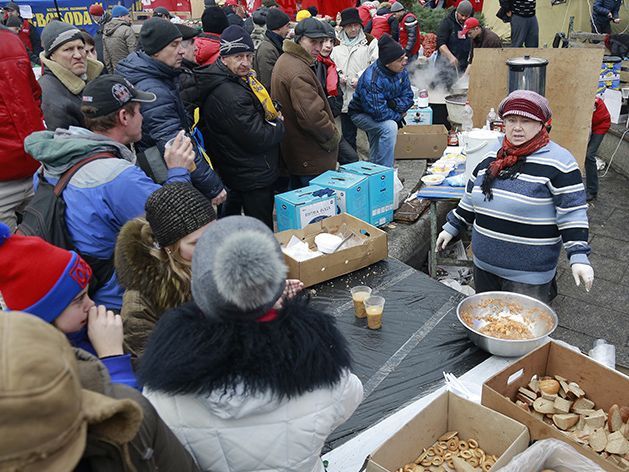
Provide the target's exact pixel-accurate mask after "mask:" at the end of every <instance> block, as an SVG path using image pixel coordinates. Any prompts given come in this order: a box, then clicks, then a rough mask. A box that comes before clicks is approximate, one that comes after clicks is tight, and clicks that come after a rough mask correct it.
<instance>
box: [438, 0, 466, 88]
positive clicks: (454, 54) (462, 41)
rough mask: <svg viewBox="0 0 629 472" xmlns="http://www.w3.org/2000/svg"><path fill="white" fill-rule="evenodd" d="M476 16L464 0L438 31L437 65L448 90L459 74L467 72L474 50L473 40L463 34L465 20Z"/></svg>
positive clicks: (440, 25)
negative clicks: (471, 51) (472, 50)
mask: <svg viewBox="0 0 629 472" xmlns="http://www.w3.org/2000/svg"><path fill="white" fill-rule="evenodd" d="M473 14H474V9H473V7H472V4H471V3H470V2H469V1H468V0H463V1H462V2H461V3H459V5H458V6H457V7H456V10H453V11H451V12H450V13H449V14H448V15H447V16H446V17H445V18H444V19H443V20H442V21H441V24H439V28H438V29H437V49H438V51H439V56H438V57H437V64H438V65H439V68H440V70H441V72H440V74H439V79H440V81H441V82H442V85H444V86H445V87H447V88H450V87H452V85H453V84H454V82H456V78H457V76H458V74H462V73H463V72H465V69H466V68H467V63H468V60H469V56H470V50H471V49H472V40H471V39H469V38H467V37H466V36H465V34H464V33H463V25H464V24H465V20H467V19H468V18H469V17H470V16H472V15H473Z"/></svg>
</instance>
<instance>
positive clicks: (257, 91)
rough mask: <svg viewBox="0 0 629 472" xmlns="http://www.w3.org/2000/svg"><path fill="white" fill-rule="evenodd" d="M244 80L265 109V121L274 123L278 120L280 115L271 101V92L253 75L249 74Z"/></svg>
mask: <svg viewBox="0 0 629 472" xmlns="http://www.w3.org/2000/svg"><path fill="white" fill-rule="evenodd" d="M242 80H244V82H245V83H246V84H247V85H248V86H249V88H250V89H251V91H252V92H253V94H254V95H255V96H256V98H257V99H258V100H259V101H260V103H261V104H262V108H264V119H265V120H267V121H274V120H276V119H277V118H278V116H279V113H278V112H277V109H276V108H275V105H274V104H273V100H271V96H270V95H269V92H268V91H267V90H266V89H265V88H264V85H262V84H261V83H260V82H259V81H258V79H256V78H255V77H254V75H253V74H249V75H248V76H246V77H243V78H242Z"/></svg>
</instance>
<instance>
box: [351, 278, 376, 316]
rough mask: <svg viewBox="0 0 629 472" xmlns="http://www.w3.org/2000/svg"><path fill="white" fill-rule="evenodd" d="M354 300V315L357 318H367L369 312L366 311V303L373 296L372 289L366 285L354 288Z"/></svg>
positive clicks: (352, 290)
mask: <svg viewBox="0 0 629 472" xmlns="http://www.w3.org/2000/svg"><path fill="white" fill-rule="evenodd" d="M350 291H351V292H352V300H353V302H354V314H355V315H356V318H366V317H367V312H366V311H365V303H364V301H365V300H366V299H367V298H369V297H370V296H371V288H369V287H367V286H366V285H359V286H357V287H352V289H351V290H350Z"/></svg>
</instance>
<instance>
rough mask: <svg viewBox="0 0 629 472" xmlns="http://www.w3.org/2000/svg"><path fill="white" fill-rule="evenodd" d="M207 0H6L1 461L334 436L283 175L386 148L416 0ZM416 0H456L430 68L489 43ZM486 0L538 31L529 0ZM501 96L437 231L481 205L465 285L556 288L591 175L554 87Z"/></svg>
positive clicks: (328, 342) (195, 460)
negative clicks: (249, 6) (136, 6)
mask: <svg viewBox="0 0 629 472" xmlns="http://www.w3.org/2000/svg"><path fill="white" fill-rule="evenodd" d="M213 3H214V2H212V1H209V4H208V5H207V6H206V8H205V10H204V12H203V15H202V18H201V28H200V29H199V28H195V27H193V26H191V25H189V24H184V23H181V22H178V21H171V20H173V15H171V13H170V12H168V10H166V9H165V8H163V7H160V8H156V9H155V10H154V14H153V16H152V17H151V18H149V19H147V20H145V21H144V22H143V23H142V24H141V27H140V29H139V35H136V32H135V31H134V28H133V26H134V25H133V24H132V23H133V22H132V20H131V14H130V12H129V10H128V9H127V8H126V7H124V6H122V5H116V6H114V7H113V8H112V9H111V10H107V11H106V10H104V9H103V7H102V6H101V5H99V4H94V5H92V6H91V7H90V9H89V13H90V15H91V16H92V18H93V20H94V22H95V23H96V24H97V25H98V28H97V32H96V34H95V35H94V36H91V35H89V34H88V33H87V32H85V31H81V30H79V29H77V28H76V27H74V26H73V25H70V24H68V23H64V22H62V21H59V20H52V21H50V22H49V23H48V24H47V25H46V27H45V28H44V29H43V31H42V33H41V38H40V37H38V36H37V34H36V32H35V29H34V28H33V27H32V25H31V24H30V23H29V22H28V21H27V20H23V19H22V18H21V17H20V16H19V7H18V6H17V5H15V4H13V3H10V4H8V5H7V6H6V7H5V8H4V11H5V14H6V16H5V19H4V25H5V26H0V83H2V89H1V90H0V96H2V98H3V101H2V102H0V131H2V133H0V134H1V136H0V163H2V170H1V171H0V221H1V223H0V261H1V263H2V270H1V271H0V304H1V306H2V309H3V310H5V311H9V312H10V313H4V314H3V316H0V335H1V336H2V339H3V340H4V341H3V342H2V343H0V361H1V362H0V366H1V367H0V375H2V376H4V377H5V378H11V379H13V380H12V381H8V382H5V383H4V384H3V385H2V386H0V390H2V392H1V393H2V395H0V397H2V398H1V399H0V416H2V417H3V418H5V419H7V421H5V422H3V424H2V425H0V430H2V431H3V435H2V436H3V438H7V439H8V438H11V439H10V440H3V441H2V442H1V444H0V469H4V468H9V469H15V470H22V469H25V468H29V469H32V470H36V469H37V470H78V471H97V470H98V471H100V470H116V471H119V470H156V469H161V470H176V469H177V470H182V471H188V470H190V471H196V470H205V471H225V472H227V471H231V472H237V471H240V472H249V471H254V470H274V471H287V472H288V471H295V470H300V471H312V472H323V470H324V466H323V463H322V462H321V460H320V457H319V456H320V453H321V450H322V448H323V445H324V442H325V440H326V438H327V437H328V436H329V434H330V433H331V432H332V431H334V430H335V429H336V428H337V427H338V426H339V425H340V424H342V423H343V422H344V421H346V420H347V419H348V418H349V417H350V416H351V414H352V413H353V411H354V410H355V409H356V408H357V406H358V404H359V403H360V402H361V400H362V396H363V390H362V384H361V382H360V380H359V379H358V378H357V377H356V376H355V375H354V374H352V372H351V359H350V354H349V348H348V345H347V341H346V340H345V339H344V337H343V336H342V334H341V333H340V331H339V330H338V328H337V327H336V326H335V322H334V317H333V316H331V315H330V314H327V313H324V312H321V311H319V310H318V309H316V308H314V307H313V306H312V305H311V304H310V301H309V299H308V297H307V296H305V294H304V293H303V291H302V288H303V284H302V283H301V282H300V281H298V280H292V279H287V278H286V273H287V270H286V267H285V264H284V257H283V253H282V251H281V248H280V246H279V244H278V243H277V241H276V239H275V237H274V236H273V228H274V220H273V202H274V195H276V194H277V193H278V192H283V191H286V190H289V189H291V190H295V189H300V188H303V187H305V186H308V185H309V183H310V181H311V180H312V179H313V178H315V177H317V176H318V175H320V174H321V173H323V172H325V171H328V170H334V169H337V167H338V165H339V164H346V163H351V162H356V161H358V159H359V156H358V152H357V133H358V130H359V129H361V130H363V131H364V132H365V133H366V135H367V137H368V142H369V160H370V161H372V162H374V163H376V164H380V165H383V166H388V167H393V165H394V148H395V142H396V137H397V133H398V129H399V128H401V127H403V126H405V124H406V123H405V116H406V113H407V111H408V110H409V109H410V108H411V106H413V103H414V95H413V91H412V89H411V82H410V78H409V73H408V71H407V64H409V62H411V63H412V62H413V61H416V60H417V58H418V56H419V55H420V50H421V32H420V30H421V24H420V23H419V21H418V19H417V17H416V16H415V15H414V14H413V12H411V11H408V10H407V9H406V8H405V7H404V6H403V5H402V4H401V3H400V2H393V3H388V2H383V3H380V4H378V3H377V2H368V1H365V2H358V5H357V8H347V9H344V10H343V11H341V12H339V15H338V17H337V18H336V22H335V23H334V24H332V23H331V22H329V21H327V19H325V18H321V17H320V15H318V12H317V11H316V9H313V8H311V9H309V10H301V11H299V12H298V14H297V19H298V20H299V21H298V22H297V23H294V22H293V21H292V20H291V18H290V17H289V16H288V14H286V13H285V12H284V11H283V10H282V9H281V8H279V6H278V4H277V3H276V2H275V0H263V2H262V6H261V7H260V8H259V9H258V10H256V11H255V12H253V13H252V15H250V16H248V15H247V14H246V13H245V11H244V9H243V7H242V6H241V5H239V4H238V2H237V1H235V0H227V2H225V5H224V6H222V7H220V6H217V5H214V4H213ZM420 3H421V4H423V5H425V6H426V7H430V8H439V7H443V6H446V7H449V6H453V8H452V10H451V11H450V12H448V14H447V16H446V17H445V18H444V20H443V21H442V23H441V25H440V27H439V30H438V32H437V48H438V52H437V53H436V54H437V56H438V58H437V62H440V63H442V64H443V65H444V67H443V70H445V71H449V72H446V73H445V75H444V80H445V81H452V79H453V77H456V76H457V75H458V74H459V73H464V72H466V71H468V72H469V67H468V66H469V63H470V62H471V60H472V57H473V49H474V48H478V47H500V45H501V43H500V40H499V38H497V36H496V35H495V34H494V33H493V32H491V31H490V30H488V29H486V28H484V27H483V26H481V24H480V23H479V21H478V19H477V18H474V16H473V15H474V7H475V5H474V4H473V3H471V2H470V1H468V0H462V1H459V2H457V3H456V5H450V4H449V3H448V1H446V2H445V5H444V2H443V1H436V2H420ZM503 3H504V4H503ZM521 3H526V4H527V6H526V8H524V7H523V6H522V5H521ZM595 3H596V4H600V3H601V2H600V1H597V2H595ZM531 5H532V8H533V10H532V15H531V10H530V8H531ZM501 6H502V7H503V9H504V10H505V15H506V17H508V18H510V21H512V29H514V28H515V29H516V30H517V28H519V30H517V31H519V32H518V33H517V35H516V37H517V38H518V41H520V40H521V41H522V44H525V45H527V46H532V45H533V44H535V43H536V41H537V36H536V35H537V33H536V28H537V26H536V24H537V23H536V20H535V17H534V6H535V2H534V1H530V0H529V1H527V2H520V1H519V0H513V1H512V2H509V5H507V4H506V3H505V2H501ZM520 17H521V18H520ZM610 19H611V21H613V14H612V16H611V17H610ZM16 33H17V34H16ZM512 36H513V34H512ZM512 39H513V37H512ZM34 64H38V65H40V66H41V77H40V78H39V80H36V79H35V75H34V72H33V69H32V66H33V65H34ZM597 107H600V104H598V102H597ZM603 107H604V105H603ZM601 110H602V109H601ZM499 114H500V116H501V117H502V118H503V119H504V120H505V125H506V138H505V140H504V142H503V143H502V144H501V146H502V147H501V148H500V149H498V150H496V153H495V155H494V156H492V157H488V158H487V159H485V160H484V161H483V163H481V165H479V166H478V167H477V168H476V169H475V171H474V173H473V175H472V178H471V180H470V182H469V183H468V185H467V189H466V193H465V197H464V198H463V199H462V200H461V203H460V204H459V206H458V207H457V209H455V210H453V211H452V212H451V213H450V215H449V216H448V222H447V223H446V225H445V227H444V231H443V232H442V233H441V235H440V237H439V240H438V246H439V248H443V247H445V245H447V244H448V242H449V241H450V240H452V239H453V238H454V237H456V236H457V235H458V234H459V233H460V232H461V231H463V230H464V229H465V228H466V227H467V226H469V225H472V226H473V235H472V243H473V248H474V254H475V260H474V262H475V279H476V283H477V288H478V289H479V290H493V289H499V290H507V289H509V290H516V291H520V292H524V293H531V294H533V295H534V296H536V297H538V298H540V299H543V300H550V299H552V297H553V296H554V294H555V292H554V290H555V284H554V274H555V272H556V271H555V269H556V265H557V259H558V257H559V255H558V254H559V250H560V247H561V245H562V244H563V246H564V248H565V249H566V251H567V253H568V255H569V257H570V259H571V264H572V270H573V274H574V276H575V280H576V281H577V284H579V283H580V282H583V283H584V284H585V285H586V287H587V288H588V289H589V287H590V286H591V284H592V281H593V271H592V269H591V266H590V265H589V261H588V259H587V254H588V253H589V246H588V242H587V216H586V213H585V212H586V208H587V205H586V194H585V191H584V188H583V184H582V182H581V174H580V172H579V170H578V167H577V165H576V162H575V160H574V158H573V157H572V156H571V155H570V154H569V153H568V151H566V150H565V149H563V148H561V147H560V146H558V145H557V144H555V143H553V142H552V141H550V138H549V136H548V133H547V131H546V127H545V126H544V125H545V124H546V123H547V122H548V121H549V119H550V117H551V111H550V105H549V104H548V102H547V101H546V100H545V99H544V98H543V97H540V96H538V95H536V94H534V93H532V92H522V93H519V92H514V94H511V95H510V96H509V97H507V98H506V99H505V100H504V101H503V102H502V104H501V105H500V108H499ZM601 114H602V111H601V113H599V114H598V115H597V116H598V117H599V118H600V120H599V121H600V123H599V125H597V126H596V127H595V129H594V130H593V133H594V134H593V136H598V135H600V134H601V133H603V134H604V132H605V131H606V128H605V124H604V123H603V121H605V120H604V117H603V118H601ZM604 128H605V129H604ZM592 141H593V142H592V145H591V148H590V150H589V153H588V161H587V162H588V164H587V166H588V167H587V169H589V170H588V179H587V180H588V191H589V192H590V194H591V195H594V196H595V195H596V193H597V191H598V187H597V185H598V184H597V181H596V180H595V172H594V177H590V173H591V172H592V165H595V161H594V160H593V159H594V153H595V151H596V148H597V147H598V145H599V144H600V141H601V139H599V138H598V137H596V138H593V140H592ZM593 163H594V164H593ZM594 169H595V168H594ZM516 176H517V178H516ZM514 202H517V203H514ZM555 215H557V216H555ZM514 218H515V219H516V220H518V221H519V220H522V221H534V224H524V223H521V222H515V221H514ZM497 247H498V248H499V250H496V248H497ZM523 248H524V249H523ZM33 346H37V349H33ZM25 392H27V393H28V392H30V393H29V394H28V398H29V400H28V401H27V400H26V398H27V396H26V395H25ZM34 412H35V413H34ZM41 412H46V413H45V414H46V416H45V417H42V416H41V414H40V413H41ZM42 425H45V427H44V426H42ZM18 429H19V431H22V432H24V433H23V434H15V431H16V430H18Z"/></svg>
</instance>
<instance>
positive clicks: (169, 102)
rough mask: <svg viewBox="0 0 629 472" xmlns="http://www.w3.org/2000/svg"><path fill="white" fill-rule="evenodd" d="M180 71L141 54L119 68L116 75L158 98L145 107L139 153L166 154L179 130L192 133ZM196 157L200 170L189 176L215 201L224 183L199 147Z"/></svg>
mask: <svg viewBox="0 0 629 472" xmlns="http://www.w3.org/2000/svg"><path fill="white" fill-rule="evenodd" d="M180 72H181V71H180V70H179V69H174V68H172V67H169V66H167V65H166V64H164V63H162V62H160V61H157V60H155V59H153V58H151V57H150V56H148V55H146V54H145V53H143V52H140V51H137V52H133V53H131V54H129V55H128V56H127V57H126V58H125V59H123V60H122V61H120V62H119V63H118V65H117V66H116V74H119V75H122V76H124V77H126V79H127V80H128V81H129V82H131V83H132V84H133V85H134V86H135V87H137V88H138V89H139V90H143V91H145V92H153V93H154V94H155V95H156V96H157V100H155V101H154V102H153V103H143V104H142V117H143V118H144V120H143V122H142V140H141V141H140V142H139V143H137V144H136V147H137V150H138V151H139V152H142V151H144V150H145V149H148V148H150V147H152V146H157V147H158V149H159V150H160V152H161V153H162V154H163V153H164V146H165V145H166V143H167V142H168V141H169V140H170V139H172V138H174V137H175V136H177V133H178V132H179V131H180V130H182V129H183V130H185V131H186V132H187V133H189V134H190V129H191V126H190V122H189V119H188V117H187V114H186V110H185V107H184V104H183V101H182V100H181V96H180V95H179V90H178V88H177V77H178V75H179V74H180ZM196 154H197V155H196V157H195V164H196V166H197V168H196V170H194V171H193V172H192V174H191V175H190V177H191V180H192V184H193V185H194V186H195V187H196V188H197V189H198V190H199V191H200V192H201V193H203V194H204V195H205V196H206V197H207V198H209V199H212V198H214V197H215V196H216V195H218V194H219V193H220V192H221V190H223V183H222V182H221V179H220V178H219V177H218V175H216V173H215V172H214V171H213V170H212V168H211V167H210V165H209V164H208V162H207V161H206V160H205V158H204V157H203V155H202V154H201V152H200V151H199V150H198V148H197V153H196Z"/></svg>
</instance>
